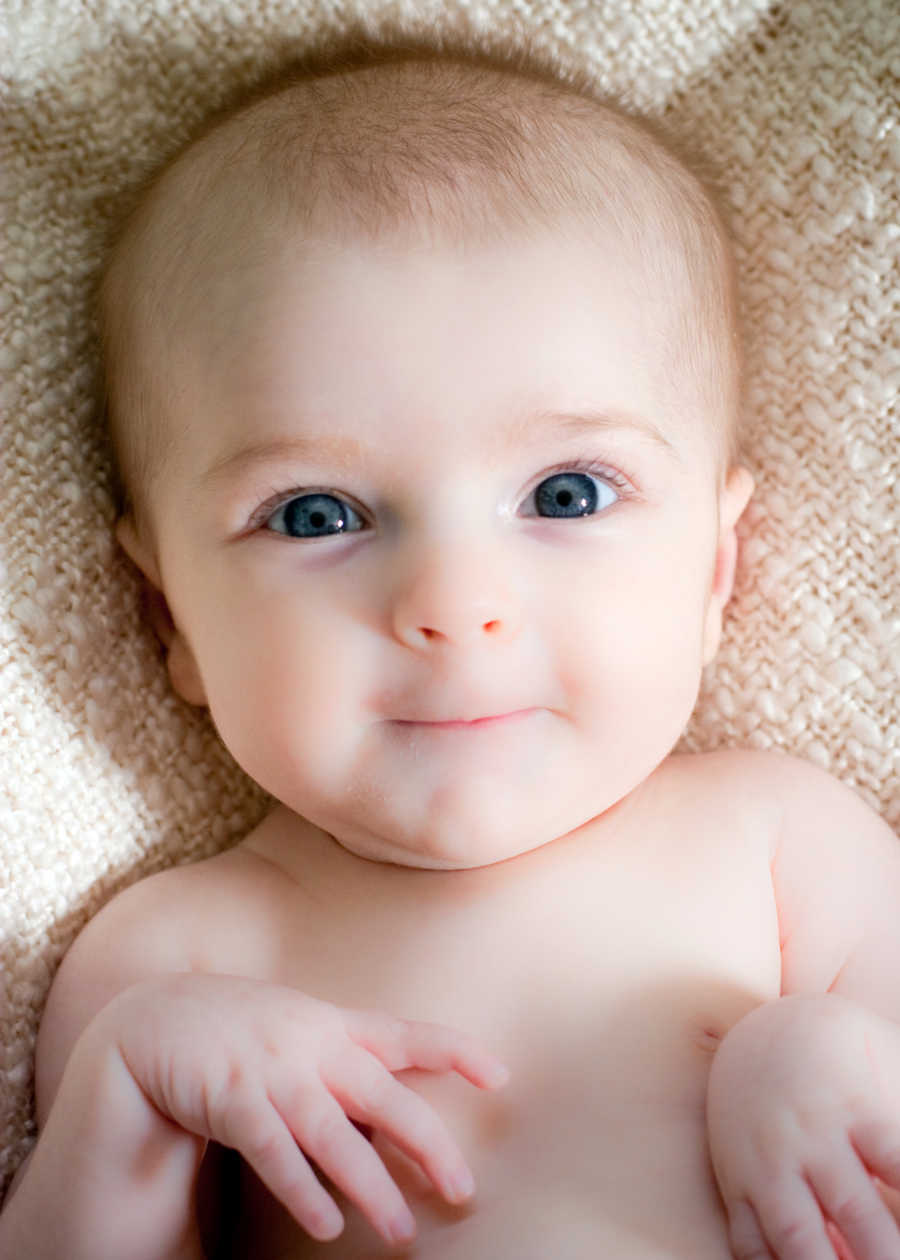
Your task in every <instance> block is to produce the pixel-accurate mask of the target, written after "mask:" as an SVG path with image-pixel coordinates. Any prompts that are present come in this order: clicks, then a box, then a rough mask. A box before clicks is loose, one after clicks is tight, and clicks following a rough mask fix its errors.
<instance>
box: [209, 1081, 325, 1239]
mask: <svg viewBox="0 0 900 1260" xmlns="http://www.w3.org/2000/svg"><path fill="white" fill-rule="evenodd" d="M220 1140H221V1141H222V1142H223V1143H224V1144H225V1145H227V1146H230V1147H233V1148H234V1149H235V1150H238V1151H240V1153H241V1155H242V1156H243V1157H244V1159H245V1160H246V1161H247V1163H248V1164H249V1165H250V1167H251V1168H252V1169H253V1170H254V1172H255V1173H256V1175H257V1176H258V1177H259V1179H260V1181H262V1182H263V1184H264V1185H265V1186H267V1187H268V1189H269V1190H270V1191H271V1192H272V1194H274V1196H275V1198H276V1199H278V1200H280V1202H281V1203H283V1204H284V1206H285V1207H286V1208H287V1209H288V1211H289V1212H290V1213H291V1215H292V1216H293V1217H294V1219H295V1220H296V1221H297V1222H298V1224H299V1225H301V1226H302V1227H303V1228H304V1229H305V1230H306V1232H307V1233H308V1234H310V1235H311V1236H312V1237H313V1238H315V1239H317V1240H319V1241H320V1242H328V1241H330V1240H331V1239H333V1238H337V1236H338V1235H339V1234H340V1232H341V1230H342V1229H343V1228H344V1218H343V1216H342V1215H341V1213H340V1210H339V1209H338V1206H337V1204H336V1203H335V1201H334V1199H332V1197H331V1195H330V1194H329V1193H328V1191H327V1190H326V1189H325V1187H324V1186H323V1185H322V1183H321V1182H320V1181H319V1179H318V1177H317V1176H316V1174H315V1173H314V1172H313V1170H312V1168H311V1167H310V1166H309V1162H308V1160H307V1159H306V1158H305V1157H304V1155H303V1152H302V1151H301V1150H300V1149H299V1148H298V1146H297V1143H296V1141H295V1140H294V1137H293V1135H292V1134H291V1132H290V1130H289V1129H288V1127H287V1126H286V1125H285V1122H284V1120H283V1119H282V1117H281V1115H280V1114H279V1112H278V1110H277V1109H276V1108H275V1107H274V1106H273V1104H272V1103H271V1101H270V1100H269V1099H263V1100H261V1101H260V1102H259V1103H258V1104H255V1105H253V1106H250V1105H244V1106H234V1107H231V1108H229V1111H228V1113H227V1116H226V1118H225V1123H224V1125H223V1132H222V1136H221V1138H220Z"/></svg>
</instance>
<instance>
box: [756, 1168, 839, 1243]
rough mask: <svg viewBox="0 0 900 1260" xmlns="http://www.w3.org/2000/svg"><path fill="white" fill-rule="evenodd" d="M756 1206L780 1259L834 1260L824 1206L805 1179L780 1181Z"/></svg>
mask: <svg viewBox="0 0 900 1260" xmlns="http://www.w3.org/2000/svg"><path fill="white" fill-rule="evenodd" d="M755 1208H756V1213H757V1216H758V1218H759V1223H760V1225H761V1227H762V1231H763V1235H764V1237H765V1240H766V1242H767V1243H768V1245H769V1248H770V1250H771V1251H772V1252H773V1254H774V1255H775V1256H777V1257H778V1260H834V1247H833V1246H832V1245H831V1241H830V1239H829V1237H828V1232H827V1230H826V1228H825V1218H824V1217H823V1215H822V1209H821V1207H820V1205H819V1202H818V1200H817V1199H816V1196H815V1195H814V1194H813V1192H812V1189H811V1188H810V1186H809V1184H808V1182H807V1181H806V1180H805V1178H803V1177H801V1176H796V1177H792V1178H789V1179H785V1180H782V1181H780V1182H778V1183H777V1184H776V1185H775V1186H774V1187H773V1188H772V1190H771V1191H770V1192H769V1193H768V1194H767V1195H766V1196H765V1197H762V1196H761V1197H760V1198H759V1200H758V1202H757V1203H756V1204H755Z"/></svg>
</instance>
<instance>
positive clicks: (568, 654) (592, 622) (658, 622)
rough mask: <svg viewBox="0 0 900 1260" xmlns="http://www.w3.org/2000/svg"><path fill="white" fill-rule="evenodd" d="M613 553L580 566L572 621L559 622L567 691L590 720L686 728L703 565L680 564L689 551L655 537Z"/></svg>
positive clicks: (699, 630)
mask: <svg viewBox="0 0 900 1260" xmlns="http://www.w3.org/2000/svg"><path fill="white" fill-rule="evenodd" d="M617 551H618V549H615V548H610V549H608V550H607V551H606V552H605V553H604V555H603V556H602V558H601V559H600V560H599V561H598V562H597V563H596V564H595V565H592V566H588V567H586V569H585V571H584V572H583V573H582V575H581V581H580V583H579V588H578V603H577V616H576V617H574V618H570V619H569V621H568V622H565V621H564V620H563V619H559V621H558V626H559V635H558V638H557V642H558V644H559V652H560V658H559V666H560V675H561V677H563V678H564V679H565V685H566V690H567V693H568V695H569V697H570V699H571V702H572V704H573V706H575V707H577V708H578V709H580V710H581V711H582V712H583V713H584V715H585V717H586V719H587V720H589V721H591V722H593V721H595V720H596V721H597V722H602V721H603V714H604V713H605V714H606V716H607V720H609V718H610V717H611V716H613V715H615V716H616V718H617V719H618V720H620V721H626V720H628V721H631V720H638V721H641V722H645V723H652V722H654V721H655V720H656V719H657V716H658V717H659V720H660V721H663V722H665V723H666V724H667V725H671V724H673V723H674V724H675V725H677V724H678V722H679V721H682V722H686V721H687V718H688V717H689V715H690V711H691V709H692V708H693V704H694V701H695V699H696V695H697V689H698V687H699V680H700V672H701V667H702V650H703V626H704V618H705V609H706V586H707V584H708V583H707V574H706V570H705V568H704V565H703V564H702V563H696V564H695V563H693V561H691V560H687V561H686V560H685V557H690V556H691V555H696V554H697V548H696V547H695V548H694V550H693V552H691V551H690V550H688V549H686V548H674V547H672V546H671V545H668V546H667V545H664V544H662V542H661V540H660V539H659V538H656V539H648V540H646V543H645V544H644V545H641V546H638V547H628V549H627V554H624V548H623V552H622V553H618V554H617ZM679 555H680V556H681V557H682V558H681V559H680V560H679ZM676 737H677V732H676Z"/></svg>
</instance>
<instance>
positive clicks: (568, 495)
mask: <svg viewBox="0 0 900 1260" xmlns="http://www.w3.org/2000/svg"><path fill="white" fill-rule="evenodd" d="M556 502H557V503H558V504H559V506H560V507H568V506H569V504H570V503H571V502H572V492H571V491H570V490H560V491H559V493H558V494H557V496H556Z"/></svg>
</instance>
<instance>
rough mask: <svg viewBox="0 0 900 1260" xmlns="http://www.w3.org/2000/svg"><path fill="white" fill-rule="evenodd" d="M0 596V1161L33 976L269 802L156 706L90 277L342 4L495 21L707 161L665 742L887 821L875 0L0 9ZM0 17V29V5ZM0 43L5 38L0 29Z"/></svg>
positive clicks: (893, 646)
mask: <svg viewBox="0 0 900 1260" xmlns="http://www.w3.org/2000/svg"><path fill="white" fill-rule="evenodd" d="M5 13H6V15H7V19H8V20H9V21H10V22H11V30H10V33H9V34H10V40H9V43H8V45H7V51H6V53H5V54H4V58H3V59H2V60H3V65H4V69H3V74H4V78H3V82H2V92H3V101H2V109H3V116H4V124H3V126H4V132H5V134H4V142H3V145H4V150H3V151H4V168H5V169H4V175H3V181H2V195H3V197H4V199H5V203H6V204H5V236H6V241H5V246H4V248H3V251H2V256H0V272H2V280H3V289H2V308H0V319H2V344H0V375H2V408H3V419H2V451H3V458H2V468H3V473H2V475H3V488H2V495H3V498H2V503H3V510H2V513H0V531H2V533H0V537H2V550H0V558H2V566H3V577H2V588H3V593H2V601H3V602H2V613H0V671H2V672H0V748H2V783H0V815H2V817H0V833H2V835H0V967H2V993H0V1046H2V1048H0V1073H2V1075H0V1151H2V1155H0V1180H3V1181H5V1179H6V1178H8V1176H9V1174H10V1173H11V1171H12V1169H13V1167H14V1166H15V1164H16V1163H17V1162H18V1161H19V1159H20V1158H21V1156H22V1155H23V1153H24V1152H25V1150H26V1149H27V1145H28V1141H29V1132H30V1130H29V1125H30V1093H29V1091H30V1071H31V1067H30V1064H31V1055H32V1050H33V1038H34V1032H35V1029H36V1026H37V1022H38V1018H39V1015H40V1011H41V1008H42V1004H43V1001H44V998H45V995H46V990H47V986H48V984H49V982H50V979H51V976H52V973H53V970H54V968H55V966H56V964H57V962H58V960H59V958H60V956H61V955H62V953H63V951H64V950H65V949H66V948H67V946H68V945H69V943H70V942H71V940H72V938H73V936H74V934H75V933H76V932H77V931H78V929H79V928H80V927H81V926H82V924H83V923H84V922H85V920H86V918H87V917H88V916H89V915H91V914H92V913H94V912H95V911H96V910H97V909H98V908H99V907H100V905H101V904H102V903H103V902H104V900H106V899H107V898H108V897H109V896H110V895H111V894H112V893H113V892H114V891H115V890H116V889H118V888H120V887H121V886H123V885H124V884H125V883H126V882H128V881H131V880H134V879H136V878H138V877H139V876H141V875H144V874H146V873H148V872H149V871H151V870H153V869H156V868H158V867H160V866H162V865H163V864H166V863H171V862H173V861H182V860H185V859H190V858H195V857H197V856H200V855H204V854H208V853H210V852H212V851H213V850H215V849H216V848H219V847H221V846H223V845H225V844H227V843H228V842H230V841H231V840H233V839H236V838H238V837H239V836H241V835H242V834H243V833H244V832H245V831H246V830H247V829H248V828H249V826H250V825H251V823H252V822H253V821H254V820H255V819H256V818H257V817H258V816H259V815H260V813H261V812H262V810H263V809H264V804H265V803H264V801H263V798H262V796H261V795H260V793H259V792H258V790H257V789H255V788H254V787H253V786H252V785H250V784H248V783H247V781H246V780H245V779H244V777H243V776H242V774H241V773H240V772H239V771H238V770H237V769H236V768H235V766H234V765H233V763H232V762H231V761H230V759H229V757H228V755H227V754H226V753H225V752H224V751H223V750H222V748H221V747H220V746H219V744H218V742H217V739H216V737H215V735H214V733H213V732H212V731H211V729H210V727H209V725H208V723H207V720H206V719H205V717H203V716H202V715H198V714H197V713H196V712H194V711H191V710H189V709H188V708H187V707H186V706H185V705H183V704H182V703H181V702H180V701H178V700H177V699H176V698H175V697H174V696H173V695H171V694H170V691H169V688H168V684H167V679H166V677H165V674H164V670H163V668H162V665H161V662H160V659H159V656H158V653H157V650H156V648H155V645H154V641H153V638H152V635H151V633H150V632H149V631H148V630H147V629H146V628H145V627H143V626H142V625H141V623H140V621H139V616H140V610H139V599H138V586H137V583H136V580H135V575H134V573H133V572H132V570H131V569H130V568H129V566H128V565H127V563H126V562H125V561H124V559H123V558H121V557H120V556H119V555H118V554H117V552H116V550H115V548H114V545H113V543H112V541H111V535H110V525H111V507H110V499H109V495H108V488H107V487H108V469H107V464H106V458H105V454H104V447H103V444H102V441H101V437H100V433H99V426H98V422H97V416H96V408H95V405H94V402H93V389H92V386H93V370H94V347H93V344H92V340H91V333H90V326H89V318H88V309H89V308H88V294H89V289H90V283H91V281H92V278H93V277H94V276H95V274H96V270H97V266H98V261H99V251H100V242H101V238H102V230H103V228H104V226H105V224H106V223H107V222H108V221H109V220H110V218H111V217H112V216H114V215H115V213H116V208H117V202H118V201H119V198H120V196H121V194H122V192H123V190H125V189H126V188H127V187H128V185H129V184H130V183H131V181H132V180H133V179H134V178H135V176H136V174H137V173H138V172H139V171H140V170H141V169H142V168H143V166H144V164H145V163H146V162H147V161H148V160H156V159H157V158H159V157H160V156H161V155H162V154H163V153H165V152H167V151H168V150H169V149H170V148H171V146H172V144H173V142H174V141H175V140H176V139H177V138H178V137H179V136H180V135H182V134H184V132H185V130H186V129H187V128H189V127H190V126H192V125H193V124H194V123H195V122H196V121H197V120H198V119H200V118H201V117H203V116H204V115H205V114H206V113H207V112H208V111H209V109H210V108H211V107H212V106H213V105H214V104H215V103H216V102H217V101H218V100H219V99H220V97H221V95H222V94H223V93H224V92H226V91H230V90H231V89H233V88H234V87H235V86H236V85H237V84H239V83H247V82H250V81H251V80H253V79H255V78H256V77H257V76H258V75H259V74H260V72H261V71H262V70H263V69H265V68H268V67H271V66H273V65H275V64H277V63H279V62H280V61H282V60H284V59H286V58H287V57H288V56H289V55H290V54H291V53H292V52H295V51H297V50H298V49H306V48H308V47H309V46H310V45H312V44H314V43H316V42H317V41H318V40H320V39H321V38H322V37H323V36H325V35H329V34H334V33H336V32H339V31H341V30H344V29H346V28H347V26H348V24H349V23H351V22H352V21H353V20H354V19H355V18H356V19H358V18H360V17H363V16H364V18H365V20H366V21H367V22H368V23H369V24H370V25H371V26H372V27H373V28H375V29H380V28H381V27H382V26H383V24H384V23H385V22H386V21H390V22H392V23H393V24H394V25H395V26H399V27H400V28H402V29H407V30H412V31H417V32H421V31H423V30H425V29H427V28H428V27H429V26H431V27H434V28H437V29H447V30H452V31H456V32H460V31H470V32H472V33H474V34H476V35H477V36H478V38H483V39H488V38H490V39H496V38H497V37H498V36H500V35H502V34H503V33H504V32H505V31H508V30H509V29H510V28H511V27H513V26H515V25H516V24H521V25H522V26H523V27H524V28H525V29H527V30H529V31H531V32H532V33H533V34H534V35H535V36H536V38H537V39H538V40H539V41H540V43H541V44H542V45H543V46H544V47H546V48H548V49H550V50H554V51H555V52H556V53H557V55H558V56H559V58H560V60H561V61H562V62H564V63H567V64H571V65H575V66H580V67H583V66H588V67H591V68H592V69H593V71H594V72H595V73H596V76H597V79H598V81H599V82H600V84H601V85H602V86H603V87H605V88H613V89H620V90H622V91H624V92H625V94H626V95H627V97H628V98H629V99H630V100H631V101H632V102H633V103H635V104H636V105H638V106H641V107H644V108H647V109H649V110H651V111H655V112H658V113H665V114H666V116H667V117H669V118H670V120H671V121H672V122H673V123H674V124H675V125H676V126H677V127H678V128H681V129H683V130H684V132H685V133H686V134H687V135H688V136H689V137H690V139H692V140H693V141H695V142H696V143H698V144H699V145H700V146H701V147H702V148H705V149H706V150H708V152H709V153H710V155H711V156H712V157H713V159H715V160H716V161H717V162H718V164H719V165H720V166H721V168H722V170H723V171H724V172H725V186H726V189H727V191H728V193H729V195H730V197H731V198H732V200H733V202H734V205H735V208H736V216H735V228H736V232H737V237H738V251H739V256H740V262H741V265H742V268H743V272H744V277H745V297H746V318H747V328H748V339H749V345H750V376H751V385H750V390H749V396H748V405H747V435H748V436H747V452H748V459H749V463H750V465H751V467H752V469H753V471H754V473H755V474H756V475H757V477H758V479H759V490H758V493H757V496H756V499H755V503H754V505H753V507H752V509H751V511H750V513H749V514H748V517H747V520H746V528H745V530H744V546H743V567H742V572H741V576H740V580H739V584H738V590H737V595H736V599H735V602H734V605H733V609H732V616H731V618H730V620H729V624H728V629H727V634H726V639H725V642H724V645H723V648H722V651H721V655H720V657H719V660H718V662H717V663H716V665H715V666H714V667H713V668H711V669H710V671H709V673H708V678H707V680H706V683H705V686H704V692H703V695H702V697H701V702H700V705H699V708H698V710H697V714H696V716H695V719H694V721H693V723H692V726H691V728H690V730H689V732H688V735H687V737H686V742H687V745H688V746H689V747H691V748H697V749H699V748H712V747H715V746H718V745H723V744H741V745H751V746H755V747H770V746H778V747H783V748H786V749H790V750H792V751H795V752H798V753H801V754H803V755H806V756H808V757H810V758H812V759H814V760H815V761H817V762H819V763H821V764H823V765H825V766H827V767H830V768H831V770H832V771H833V772H835V773H836V774H838V775H839V776H841V777H842V778H845V779H846V780H848V781H849V782H851V783H854V784H856V785H858V786H859V787H860V788H861V789H862V790H863V792H864V793H865V795H866V796H867V797H868V798H869V799H870V801H872V802H873V803H874V804H875V805H876V806H878V807H879V808H881V809H882V811H884V812H885V813H886V814H887V816H888V817H889V818H890V819H891V821H892V822H893V823H894V825H895V826H896V825H897V824H898V823H900V791H898V765H900V725H898V721H897V718H896V717H895V702H894V696H895V692H896V689H897V688H896V684H897V676H898V672H900V610H898V602H897V581H898V567H900V566H898V553H897V523H898V519H900V476H898V473H900V454H898V433H900V415H898V404H897V398H898V387H900V309H898V301H900V299H898V292H900V267H898V260H900V180H898V176H900V117H898V114H900V110H898V99H900V6H898V5H897V3H896V0H810V2H809V3H800V2H799V0H792V2H791V3H790V4H775V3H774V0H630V2H629V0H471V3H467V2H466V0H450V2H449V3H429V2H426V0H408V2H406V3H404V2H403V0H395V2H391V0H227V2H225V3H220V2H218V0H179V3H178V4H173V3H171V2H170V0H105V2H104V3H103V4H97V3H94V0H6V5H5ZM0 20H2V19H0ZM0 43H2V35H0Z"/></svg>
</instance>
